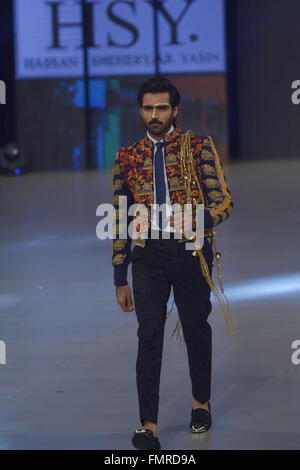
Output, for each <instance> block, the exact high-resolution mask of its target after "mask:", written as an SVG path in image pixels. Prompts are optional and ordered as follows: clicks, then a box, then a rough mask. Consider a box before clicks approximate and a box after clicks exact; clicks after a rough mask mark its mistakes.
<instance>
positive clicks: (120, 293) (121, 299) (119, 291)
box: [116, 286, 134, 312]
mask: <svg viewBox="0 0 300 470" xmlns="http://www.w3.org/2000/svg"><path fill="white" fill-rule="evenodd" d="M116 295H117V302H118V304H119V305H120V306H121V308H122V310H123V311H124V312H132V311H133V310H134V307H133V301H132V295H131V289H130V287H129V286H117V288H116Z"/></svg>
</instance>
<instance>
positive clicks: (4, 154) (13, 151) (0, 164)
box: [0, 142, 24, 175]
mask: <svg viewBox="0 0 300 470" xmlns="http://www.w3.org/2000/svg"><path fill="white" fill-rule="evenodd" d="M23 168H24V157H23V154H22V151H21V149H20V146H19V145H18V144H16V143H15V142H8V143H7V144H6V145H4V147H2V148H0V172H2V173H6V174H16V175H19V174H20V173H21V171H22V169H23Z"/></svg>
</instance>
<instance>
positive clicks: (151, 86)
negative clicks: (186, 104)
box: [137, 77, 180, 109]
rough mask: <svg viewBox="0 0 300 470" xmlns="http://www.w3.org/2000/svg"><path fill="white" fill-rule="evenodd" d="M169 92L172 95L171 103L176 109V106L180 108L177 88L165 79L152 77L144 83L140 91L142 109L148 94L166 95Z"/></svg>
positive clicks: (139, 101) (139, 98) (139, 97)
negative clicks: (144, 98) (145, 96)
mask: <svg viewBox="0 0 300 470" xmlns="http://www.w3.org/2000/svg"><path fill="white" fill-rule="evenodd" d="M165 92H169V94H170V103H171V106H172V108H173V109H174V108H175V107H176V106H179V103H180V94H179V92H178V90H177V88H176V87H175V86H174V85H173V84H172V83H171V82H170V80H168V79H167V78H165V77H152V78H149V79H148V80H146V81H145V82H143V83H142V84H141V86H140V88H139V91H138V97H137V99H138V103H139V105H140V108H141V107H142V104H143V97H144V95H145V94H146V93H165Z"/></svg>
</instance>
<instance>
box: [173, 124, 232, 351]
mask: <svg viewBox="0 0 300 470" xmlns="http://www.w3.org/2000/svg"><path fill="white" fill-rule="evenodd" d="M180 170H181V175H182V178H183V182H184V186H185V191H186V195H187V202H188V203H192V202H193V198H192V195H191V181H192V179H193V180H195V181H196V183H197V186H198V189H199V194H200V199H201V202H202V203H203V204H205V198H204V194H203V192H202V188H201V185H200V182H199V180H198V175H197V174H196V172H195V168H194V165H193V155H192V151H191V131H187V132H186V134H184V135H183V136H182V139H181V150H180ZM215 233H216V232H215V231H214V230H212V229H211V230H210V233H209V236H210V237H211V246H212V247H213V248H214V251H215V258H216V261H217V268H218V278H219V285H220V289H221V292H218V289H217V287H216V285H215V284H214V282H213V280H212V278H211V276H210V272H209V269H208V266H207V263H206V259H205V257H204V254H203V252H202V249H201V248H200V246H199V242H198V240H196V241H195V246H196V250H195V251H194V252H193V255H194V256H198V257H199V262H200V266H201V271H202V274H203V276H204V277H205V279H206V281H207V283H208V285H209V287H210V289H211V291H212V292H213V295H214V297H215V300H216V303H217V304H218V305H219V308H220V310H221V312H222V314H223V316H224V319H225V323H226V328H227V331H228V333H229V334H230V335H232V334H233V335H236V336H238V333H237V329H236V324H235V318H234V314H233V311H232V309H231V305H230V303H229V300H228V298H227V297H226V295H225V292H224V287H223V282H222V276H221V265H220V257H221V253H220V252H219V251H218V250H217V247H216V241H215ZM197 245H198V246H197ZM173 304H174V301H173ZM172 309H173V305H172V308H171V310H170V312H168V316H169V315H170V313H171V311H172ZM180 329H181V322H180V319H179V318H178V319H177V322H176V326H175V329H174V331H173V334H172V336H171V338H170V339H172V338H173V336H174V335H175V333H176V338H177V340H178V338H179V340H180V347H181V342H183V345H184V348H185V341H184V338H183V336H182V337H181V334H180Z"/></svg>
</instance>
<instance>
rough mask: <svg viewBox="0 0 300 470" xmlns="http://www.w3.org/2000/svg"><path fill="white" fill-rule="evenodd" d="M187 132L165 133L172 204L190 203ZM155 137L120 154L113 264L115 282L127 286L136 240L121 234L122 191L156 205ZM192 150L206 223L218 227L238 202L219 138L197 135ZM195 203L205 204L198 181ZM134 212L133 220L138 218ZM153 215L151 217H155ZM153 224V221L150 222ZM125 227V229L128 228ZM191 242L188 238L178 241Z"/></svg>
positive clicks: (129, 201) (129, 197) (129, 199)
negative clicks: (183, 166)
mask: <svg viewBox="0 0 300 470" xmlns="http://www.w3.org/2000/svg"><path fill="white" fill-rule="evenodd" d="M182 134H183V131H181V130H180V129H179V128H175V129H174V130H173V132H171V133H169V134H167V135H165V136H164V138H163V140H164V142H165V165H166V172H167V180H168V185H169V194H170V201H171V204H175V203H177V204H181V205H182V204H185V203H186V202H187V200H186V192H185V189H184V184H183V180H182V176H181V171H180V162H179V155H180V145H181V135H182ZM153 146H154V144H153V142H152V141H151V140H150V139H149V138H148V137H147V136H145V138H143V139H141V140H140V141H139V142H135V143H134V144H132V145H129V146H128V147H122V148H121V149H120V150H119V151H118V152H117V153H116V158H115V164H114V167H113V170H112V175H113V206H114V208H115V224H116V230H117V232H116V238H115V239H113V240H112V259H111V260H112V265H113V267H114V283H115V285H127V284H128V282H127V270H128V265H129V263H130V261H131V242H132V239H131V238H130V237H129V236H128V237H127V238H126V239H125V238H124V239H122V238H120V237H119V229H120V228H122V229H123V230H124V227H121V222H120V208H119V196H127V207H128V208H129V207H130V205H131V204H136V203H140V204H144V205H145V206H146V207H147V209H148V210H149V213H150V209H151V205H152V204H153V203H154V194H153V161H152V150H153ZM191 149H192V154H193V157H194V160H195V170H196V174H197V176H198V180H199V182H200V186H201V190H202V193H203V195H204V199H205V203H204V206H205V209H204V227H205V229H211V228H212V227H214V226H216V225H218V224H220V223H221V222H224V221H225V220H226V219H227V218H228V217H229V216H230V215H231V212H232V208H233V201H232V198H231V193H230V190H229V188H228V185H227V181H226V177H225V174H224V170H223V165H222V162H221V161H220V159H219V156H218V153H217V151H216V149H215V146H214V143H213V140H212V138H211V137H210V136H197V135H195V134H192V136H191ZM192 197H193V202H194V203H201V199H200V194H199V190H198V187H197V185H196V182H194V183H193V185H192ZM132 219H133V218H132V217H128V218H127V220H128V223H127V228H128V224H129V223H130V222H131V221H132ZM149 220H150V217H149ZM149 223H150V222H149ZM127 228H126V227H125V229H126V230H127ZM184 241H187V239H185V238H184V237H183V238H181V239H179V240H178V242H184ZM134 243H135V244H137V245H139V246H142V247H143V246H145V243H147V240H145V239H143V238H137V239H135V240H134Z"/></svg>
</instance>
